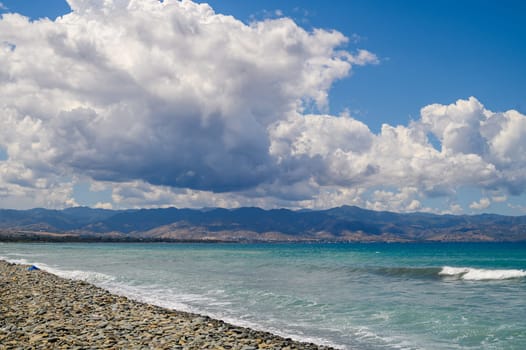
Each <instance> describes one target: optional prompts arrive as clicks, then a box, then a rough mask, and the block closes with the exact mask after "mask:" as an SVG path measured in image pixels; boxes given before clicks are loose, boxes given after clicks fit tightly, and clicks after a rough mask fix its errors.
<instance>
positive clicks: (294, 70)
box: [0, 0, 374, 192]
mask: <svg viewBox="0 0 526 350" xmlns="http://www.w3.org/2000/svg"><path fill="white" fill-rule="evenodd" d="M69 4H70V6H71V8H72V9H73V12H72V13H70V14H68V15H66V16H63V17H61V18H58V19H57V20H56V21H49V20H40V21H35V22H30V21H29V20H28V19H27V18H24V17H22V16H20V15H16V14H8V15H4V17H3V19H2V21H1V22H0V32H1V33H2V34H1V36H2V40H3V41H4V42H9V43H11V44H12V45H14V46H15V47H16V49H14V50H12V51H10V52H7V53H6V54H5V55H2V56H1V62H0V67H1V68H0V79H1V82H2V88H1V93H2V100H1V108H2V111H3V114H4V115H6V118H5V120H4V121H3V122H2V124H3V125H2V127H3V128H2V129H3V130H5V132H4V133H3V135H2V138H3V144H4V146H5V147H6V148H7V150H8V153H9V155H10V157H11V158H13V159H17V160H19V161H21V162H23V163H24V164H25V165H27V166H28V167H30V168H35V167H36V168H38V169H39V170H40V171H47V172H50V173H52V172H54V173H56V172H61V171H65V172H68V171H72V172H79V173H83V174H86V175H89V176H91V177H92V178H94V179H96V180H103V181H130V180H144V181H146V182H149V183H152V184H157V185H167V186H174V187H183V188H192V189H200V190H211V191H214V192H222V191H231V190H239V189H243V188H249V187H253V186H255V185H258V184H260V183H262V182H265V181H268V180H269V179H271V178H272V177H273V176H274V174H275V173H276V169H275V162H274V161H273V159H272V158H271V156H270V154H269V145H270V140H269V137H268V130H267V129H268V127H269V125H271V124H272V123H273V122H275V121H277V120H280V119H283V118H286V117H287V115H288V114H290V113H292V112H295V111H297V110H300V109H301V108H302V106H303V103H308V102H309V101H312V102H313V103H315V104H316V105H317V106H318V107H319V108H324V107H325V106H326V105H327V91H328V89H329V88H330V86H331V84H332V82H333V81H334V80H336V79H339V78H342V77H344V76H346V75H347V74H348V72H349V70H350V69H351V65H352V64H353V61H354V58H353V55H352V54H351V53H348V52H344V51H340V50H338V49H337V48H338V46H340V45H341V44H343V43H345V42H346V40H347V39H346V38H345V37H344V36H343V35H342V34H341V33H339V32H336V31H325V30H315V31H313V32H307V31H305V30H304V29H302V28H301V27H299V26H297V25H296V24H295V23H294V22H293V21H292V20H290V19H288V18H281V19H276V20H266V21H262V22H255V23H252V24H251V25H245V24H244V23H242V22H240V21H238V20H236V19H234V18H232V17H229V16H223V15H220V14H216V13H214V11H213V10H212V8H210V7H209V6H208V5H206V4H195V3H193V2H190V1H182V2H179V1H164V2H162V3H161V2H159V1H157V0H147V1H126V0H119V1H117V0H113V1H94V0H70V1H69ZM365 56H367V57H369V58H367V59H374V55H372V54H368V55H367V54H366V55H365ZM363 57H364V53H363V52H362V51H360V52H359V53H358V54H357V58H356V61H357V62H359V63H360V64H361V63H362V61H363ZM13 131H14V132H13Z"/></svg>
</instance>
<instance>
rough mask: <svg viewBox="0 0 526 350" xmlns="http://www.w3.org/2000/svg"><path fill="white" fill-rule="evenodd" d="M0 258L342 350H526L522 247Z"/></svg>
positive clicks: (94, 246)
mask: <svg viewBox="0 0 526 350" xmlns="http://www.w3.org/2000/svg"><path fill="white" fill-rule="evenodd" d="M0 259H3V260H7V261H11V262H16V263H24V264H34V265H36V266H38V267H39V268H41V269H43V270H46V271H49V272H51V273H53V274H56V275H59V276H63V277H66V278H72V279H78V280H84V281H87V282H90V283H92V284H94V285H97V286H99V287H102V288H104V289H107V290H109V291H111V292H113V293H116V294H120V295H125V296H127V297H129V298H132V299H135V300H139V301H143V302H146V303H150V304H155V305H160V306H163V307H166V308H171V309H176V310H181V311H189V312H195V313H199V314H205V315H208V316H211V317H213V318H217V319H222V320H224V321H227V322H230V323H233V324H236V325H241V326H246V327H251V328H254V329H258V330H265V331H270V332H272V333H275V334H279V335H282V336H285V337H290V338H292V339H295V340H301V341H309V342H314V343H317V344H320V345H330V346H333V347H336V348H341V349H357V350H373V349H426V350H432V349H520V350H522V349H526V243H430V244H427V243H415V244H413V243H403V244H398V243H391V244H389V243H378V244H376V243H375V244H340V243H338V244H306V243H295V244H215V243H207V244H204V243H201V244H174V243H165V244H163V243H47V244H46V243H0Z"/></svg>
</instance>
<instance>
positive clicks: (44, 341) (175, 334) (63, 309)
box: [0, 260, 332, 350]
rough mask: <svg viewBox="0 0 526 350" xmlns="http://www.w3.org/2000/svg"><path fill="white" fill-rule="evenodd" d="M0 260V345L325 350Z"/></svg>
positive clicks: (34, 347) (31, 347)
mask: <svg viewBox="0 0 526 350" xmlns="http://www.w3.org/2000/svg"><path fill="white" fill-rule="evenodd" d="M28 267H29V266H28V265H18V264H13V263H9V262H6V261H3V260H0V301H1V302H0V314H1V315H2V317H1V319H0V349H12V348H25V349H49V348H54V349H61V348H62V349H87V348H93V349H95V348H97V349H239V350H255V349H327V350H328V349H332V348H331V347H327V346H320V345H316V344H312V343H303V342H298V341H294V340H291V339H289V338H283V337H280V336H277V335H274V334H271V333H268V332H263V331H256V330H253V329H250V328H245V327H240V326H234V325H231V324H228V323H226V322H223V321H221V320H215V319H212V318H210V317H207V316H202V315H198V314H192V313H187V312H180V311H176V310H170V309H165V308H162V307H158V306H153V305H149V304H145V303H141V302H137V301H134V300H131V299H128V298H126V297H123V296H118V295H115V294H111V293H110V292H108V291H106V290H104V289H102V288H99V287H96V286H94V285H91V284H89V283H86V282H83V281H77V280H69V279H64V278H61V277H58V276H56V275H53V274H51V273H48V272H45V271H42V270H34V271H28Z"/></svg>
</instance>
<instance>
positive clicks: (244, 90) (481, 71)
mask: <svg viewBox="0 0 526 350" xmlns="http://www.w3.org/2000/svg"><path fill="white" fill-rule="evenodd" d="M328 4H329V5H328ZM525 13H526V3H524V2H523V1H509V0H508V1H506V0H505V1H471V0H463V1H452V0H451V1H450V0H440V1H433V2H430V1H416V0H415V1H413V0H406V1H378V0H371V1H365V0H363V1H361V0H360V1H356V0H351V1H331V2H330V3H327V2H322V1H314V0H311V1H299V0H291V1H286V2H285V1H275V0H266V1H260V0H254V1H233V0H232V1H231V0H221V1H215V0H214V1H210V2H207V3H205V2H192V1H182V2H180V1H175V0H164V1H163V2H160V1H158V0H68V1H67V2H66V1H64V0H47V1H45V2H44V1H34V0H11V1H8V0H0V14H1V15H2V17H1V19H0V207H3V208H15V209H24V208H33V207H46V208H64V207H70V206H78V205H82V206H91V207H97V208H113V209H120V208H137V207H167V206H176V207H193V208H201V207H239V206H259V207H263V208H281V207H285V208H292V209H300V208H312V209H323V208H330V207H336V206H340V205H357V206H360V207H363V208H368V209H374V210H388V211H395V212H415V211H421V212H433V213H440V214H480V213H498V214H505V215H526V88H524V86H525V83H526V63H525V62H526V41H525V40H524V38H526V26H524V25H523V23H522V22H523V18H524V14H525Z"/></svg>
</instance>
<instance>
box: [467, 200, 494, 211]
mask: <svg viewBox="0 0 526 350" xmlns="http://www.w3.org/2000/svg"><path fill="white" fill-rule="evenodd" d="M490 204H491V201H490V200H489V198H481V199H480V200H479V201H478V202H473V203H471V204H470V205H469V207H470V208H471V209H476V210H482V209H486V208H488V207H489V205H490Z"/></svg>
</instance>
